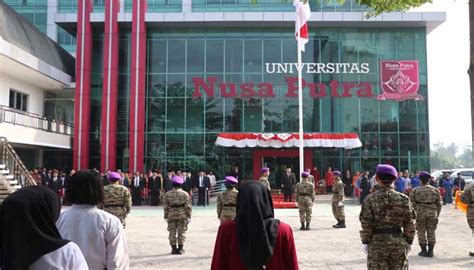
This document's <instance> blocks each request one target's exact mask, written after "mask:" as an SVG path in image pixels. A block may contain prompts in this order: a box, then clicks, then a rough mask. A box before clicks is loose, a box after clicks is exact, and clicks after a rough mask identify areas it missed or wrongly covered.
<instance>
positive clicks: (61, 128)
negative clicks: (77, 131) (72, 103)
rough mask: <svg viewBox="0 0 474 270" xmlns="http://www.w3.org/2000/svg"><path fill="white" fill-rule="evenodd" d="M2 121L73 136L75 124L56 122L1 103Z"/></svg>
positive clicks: (0, 118)
mask: <svg viewBox="0 0 474 270" xmlns="http://www.w3.org/2000/svg"><path fill="white" fill-rule="evenodd" d="M2 122H4V123H9V124H13V125H18V126H24V127H30V128H34V129H40V130H43V131H46V132H52V133H58V134H64V135H69V136H72V135H73V132H74V130H73V128H74V125H73V124H70V123H63V122H59V121H58V122H56V121H55V120H52V121H51V120H48V119H46V118H45V117H42V116H39V115H37V114H32V113H28V112H22V111H18V110H15V109H12V108H10V107H5V106H1V105H0V123H2Z"/></svg>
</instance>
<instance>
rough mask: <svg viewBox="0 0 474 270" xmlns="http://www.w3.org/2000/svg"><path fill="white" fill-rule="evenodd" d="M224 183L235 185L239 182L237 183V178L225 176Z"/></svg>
mask: <svg viewBox="0 0 474 270" xmlns="http://www.w3.org/2000/svg"><path fill="white" fill-rule="evenodd" d="M225 181H227V182H229V183H232V184H237V183H238V182H239V181H237V178H235V177H233V176H230V175H229V176H226V177H225Z"/></svg>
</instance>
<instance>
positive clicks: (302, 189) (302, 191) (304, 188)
mask: <svg viewBox="0 0 474 270" xmlns="http://www.w3.org/2000/svg"><path fill="white" fill-rule="evenodd" d="M301 178H302V181H301V182H299V183H298V184H296V186H295V194H296V202H297V203H298V208H299V212H300V222H301V228H300V230H310V228H309V224H310V223H311V213H312V212H313V203H314V185H313V184H312V183H310V182H309V174H308V173H307V172H303V173H302V174H301ZM305 222H306V226H305Z"/></svg>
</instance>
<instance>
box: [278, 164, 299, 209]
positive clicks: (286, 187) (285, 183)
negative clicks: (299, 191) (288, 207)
mask: <svg viewBox="0 0 474 270" xmlns="http://www.w3.org/2000/svg"><path fill="white" fill-rule="evenodd" d="M295 183H296V177H295V174H294V173H292V172H291V168H286V172H285V173H284V174H283V175H282V177H281V187H282V188H283V200H284V201H285V202H292V201H293V185H294V184H295Z"/></svg>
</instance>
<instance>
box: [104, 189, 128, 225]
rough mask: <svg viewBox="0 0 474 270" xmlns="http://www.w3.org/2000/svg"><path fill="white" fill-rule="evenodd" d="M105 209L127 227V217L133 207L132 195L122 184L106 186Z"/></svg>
mask: <svg viewBox="0 0 474 270" xmlns="http://www.w3.org/2000/svg"><path fill="white" fill-rule="evenodd" d="M103 206H104V211H106V212H109V213H110V214H112V215H114V216H116V217H118V218H119V219H120V221H121V222H122V224H123V227H124V228H125V218H126V217H127V214H129V213H130V208H131V207H132V195H130V191H128V189H127V188H126V187H124V186H122V185H114V184H110V185H107V186H105V187H104V203H103Z"/></svg>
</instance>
